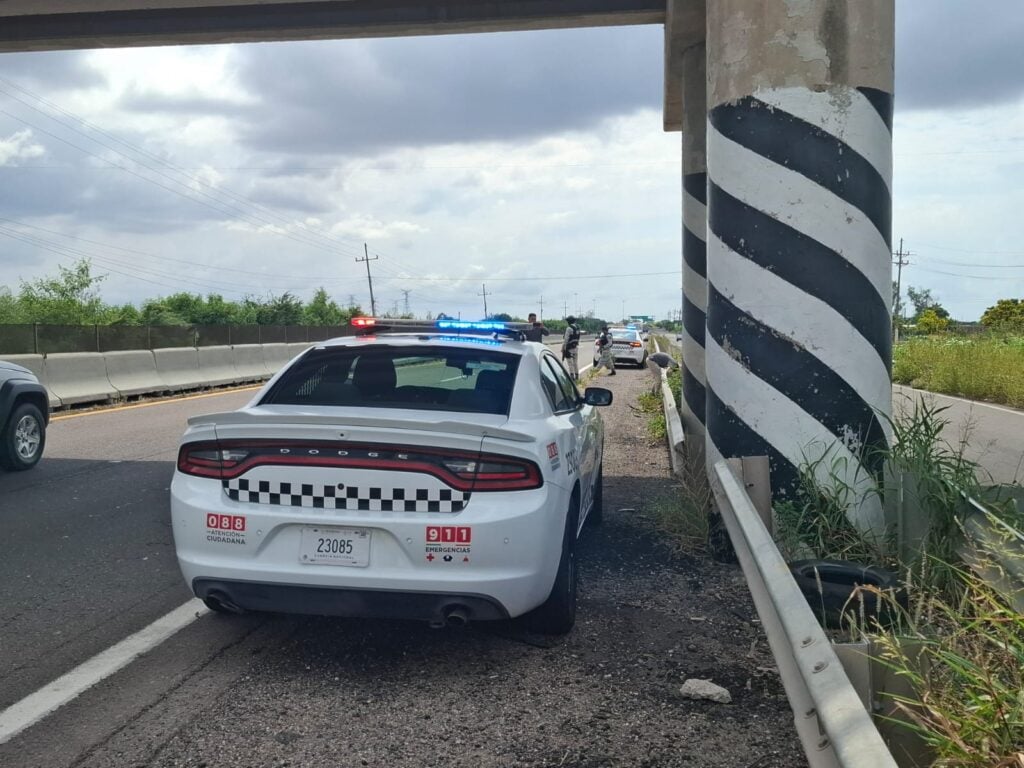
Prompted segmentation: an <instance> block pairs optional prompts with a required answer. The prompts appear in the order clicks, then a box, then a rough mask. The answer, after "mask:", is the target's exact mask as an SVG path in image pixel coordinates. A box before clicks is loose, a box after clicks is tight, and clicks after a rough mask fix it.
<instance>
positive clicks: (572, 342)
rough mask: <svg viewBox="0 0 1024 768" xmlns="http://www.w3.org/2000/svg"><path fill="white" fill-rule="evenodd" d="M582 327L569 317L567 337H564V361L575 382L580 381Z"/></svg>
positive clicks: (566, 319)
mask: <svg viewBox="0 0 1024 768" xmlns="http://www.w3.org/2000/svg"><path fill="white" fill-rule="evenodd" d="M579 347H580V327H579V326H578V325H576V318H575V317H573V316H572V315H569V316H568V317H567V318H565V336H563V337H562V360H564V361H565V363H566V366H567V367H568V368H569V375H570V376H572V380H573V381H579V380H580V357H579Z"/></svg>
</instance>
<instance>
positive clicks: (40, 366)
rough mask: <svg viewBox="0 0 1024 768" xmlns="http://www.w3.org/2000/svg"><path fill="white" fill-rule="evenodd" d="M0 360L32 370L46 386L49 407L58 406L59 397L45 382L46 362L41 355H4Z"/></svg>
mask: <svg viewBox="0 0 1024 768" xmlns="http://www.w3.org/2000/svg"><path fill="white" fill-rule="evenodd" d="M0 360H4V361H6V362H8V363H14V364H15V365H20V366H21V367H22V368H28V369H29V370H30V371H32V373H34V374H35V375H36V378H38V379H39V383H40V384H42V385H43V386H44V387H46V392H47V394H48V395H49V396H50V407H51V408H60V404H61V403H60V398H59V397H57V395H55V394H54V392H53V390H52V389H50V385H49V384H47V383H46V364H45V361H44V360H43V356H42V355H4V356H3V357H2V358H0Z"/></svg>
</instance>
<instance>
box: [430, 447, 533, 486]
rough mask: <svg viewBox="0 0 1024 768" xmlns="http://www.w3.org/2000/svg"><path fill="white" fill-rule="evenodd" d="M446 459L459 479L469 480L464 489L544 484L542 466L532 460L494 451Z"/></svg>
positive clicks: (449, 467) (446, 464)
mask: <svg viewBox="0 0 1024 768" xmlns="http://www.w3.org/2000/svg"><path fill="white" fill-rule="evenodd" d="M442 461H443V463H444V465H445V466H446V467H447V468H448V469H450V470H451V471H452V473H453V474H454V475H455V476H456V477H457V478H459V480H461V481H463V483H466V484H468V487H464V488H460V490H467V491H468V490H473V491H522V490H527V489H529V488H540V486H541V485H543V478H542V477H541V475H540V470H539V469H537V465H536V464H534V463H533V462H532V461H521V460H519V459H513V458H511V457H509V456H494V455H484V456H481V457H480V459H479V460H476V459H463V458H445V459H443V460H442ZM456 487H459V486H456Z"/></svg>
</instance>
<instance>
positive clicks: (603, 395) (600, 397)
mask: <svg viewBox="0 0 1024 768" xmlns="http://www.w3.org/2000/svg"><path fill="white" fill-rule="evenodd" d="M583 402H585V403H586V404H587V405H611V404H612V391H611V390H610V389H605V388H604V387H587V388H586V389H585V390H584V391H583Z"/></svg>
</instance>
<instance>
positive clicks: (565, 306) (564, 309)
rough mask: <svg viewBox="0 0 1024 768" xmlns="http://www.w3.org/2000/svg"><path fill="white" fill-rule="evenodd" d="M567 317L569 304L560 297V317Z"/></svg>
mask: <svg viewBox="0 0 1024 768" xmlns="http://www.w3.org/2000/svg"><path fill="white" fill-rule="evenodd" d="M568 316H569V302H568V301H566V299H565V297H564V296H563V297H562V317H568Z"/></svg>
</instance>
